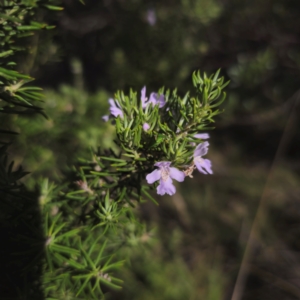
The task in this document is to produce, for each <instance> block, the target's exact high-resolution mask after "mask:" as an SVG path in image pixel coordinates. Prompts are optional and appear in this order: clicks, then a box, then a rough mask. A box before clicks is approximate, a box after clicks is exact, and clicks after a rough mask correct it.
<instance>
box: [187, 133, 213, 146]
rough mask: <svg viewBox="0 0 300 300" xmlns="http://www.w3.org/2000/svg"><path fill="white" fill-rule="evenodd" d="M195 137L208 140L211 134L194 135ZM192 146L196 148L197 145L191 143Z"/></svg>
mask: <svg viewBox="0 0 300 300" xmlns="http://www.w3.org/2000/svg"><path fill="white" fill-rule="evenodd" d="M194 137H195V138H197V139H202V140H207V139H209V134H208V133H197V134H195V135H194ZM191 145H192V146H196V143H194V142H191Z"/></svg>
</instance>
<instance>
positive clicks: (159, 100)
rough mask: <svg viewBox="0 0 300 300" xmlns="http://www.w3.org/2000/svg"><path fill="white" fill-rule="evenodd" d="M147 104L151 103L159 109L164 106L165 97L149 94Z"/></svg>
mask: <svg viewBox="0 0 300 300" xmlns="http://www.w3.org/2000/svg"><path fill="white" fill-rule="evenodd" d="M148 103H152V104H153V105H159V108H161V107H163V106H164V105H165V104H166V101H165V96H164V95H158V94H157V93H151V94H150V98H149V102H148Z"/></svg>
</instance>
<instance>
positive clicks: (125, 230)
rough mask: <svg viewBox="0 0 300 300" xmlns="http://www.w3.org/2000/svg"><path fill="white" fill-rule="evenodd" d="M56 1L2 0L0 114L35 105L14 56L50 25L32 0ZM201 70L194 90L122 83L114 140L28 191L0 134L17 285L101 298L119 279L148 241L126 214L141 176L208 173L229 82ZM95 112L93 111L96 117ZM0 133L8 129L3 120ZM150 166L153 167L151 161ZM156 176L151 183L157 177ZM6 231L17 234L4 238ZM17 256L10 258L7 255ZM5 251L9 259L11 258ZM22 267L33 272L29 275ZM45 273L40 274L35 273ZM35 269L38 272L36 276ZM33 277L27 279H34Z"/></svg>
mask: <svg viewBox="0 0 300 300" xmlns="http://www.w3.org/2000/svg"><path fill="white" fill-rule="evenodd" d="M55 3H56V2H54V1H32V2H28V1H25V0H24V1H22V2H21V3H16V2H15V1H5V2H4V4H3V5H2V6H1V15H0V34H1V35H0V36H1V40H0V44H1V46H2V49H3V51H2V52H1V54H0V56H1V57H2V58H3V60H2V61H1V67H0V77H1V82H0V85H1V87H0V88H1V90H0V99H1V103H0V104H1V107H0V113H1V114H2V115H3V114H17V115H24V114H25V115H31V114H33V113H40V114H42V115H44V116H46V115H45V114H44V112H43V109H42V108H41V107H39V106H37V105H36V103H39V102H41V100H42V94H41V92H40V88H38V87H34V86H28V85H27V84H28V82H30V81H31V80H32V78H31V77H30V76H28V75H24V74H23V73H21V72H19V71H18V68H17V67H18V65H17V63H16V62H14V61H13V58H16V57H17V56H18V55H17V54H18V52H19V51H21V50H24V51H26V50H28V49H27V48H26V46H25V47H21V46H20V45H22V43H21V42H20V43H19V40H20V39H21V38H23V37H28V36H31V35H33V34H34V31H36V30H47V29H51V28H52V26H48V25H47V24H43V23H41V22H37V21H36V20H35V17H36V11H37V10H38V9H41V8H42V9H44V8H47V9H52V10H59V9H60V7H58V6H54V5H52V4H55ZM219 73H220V72H219V71H217V72H216V73H215V74H213V75H211V76H209V77H208V76H207V75H206V74H205V73H204V74H203V76H201V74H200V72H195V73H194V74H193V84H194V88H195V91H194V92H192V93H189V92H188V93H186V94H185V95H184V96H183V97H182V96H180V95H179V94H178V93H177V90H173V91H170V90H165V89H164V88H162V89H160V90H159V91H158V92H157V93H154V92H153V93H151V94H150V96H149V98H148V97H147V96H146V88H145V87H144V88H143V89H142V91H141V95H138V93H137V92H134V91H133V90H130V92H129V95H125V94H124V93H123V92H122V91H119V92H117V93H116V94H115V97H114V99H110V100H109V104H110V115H111V116H105V117H104V119H105V120H107V121H108V120H109V119H110V118H112V122H113V124H114V126H115V127H114V128H115V136H116V139H115V144H116V147H115V148H116V149H117V150H116V149H114V150H113V149H109V150H105V149H101V148H99V149H98V150H97V151H92V155H91V158H90V159H89V160H87V159H81V160H79V163H78V164H77V165H76V166H75V167H74V169H73V172H71V174H68V176H66V178H65V179H64V180H62V182H60V183H57V184H54V183H50V182H49V180H48V179H44V180H42V181H41V182H40V183H39V184H37V186H38V189H37V191H36V192H29V191H28V190H27V189H26V187H25V186H24V185H22V184H20V183H19V182H18V180H19V179H21V178H22V177H23V176H24V175H26V173H25V172H23V170H22V168H19V169H18V170H14V168H13V163H10V164H9V163H8V159H7V146H8V144H7V142H5V141H4V142H2V146H1V148H0V193H1V219H0V223H1V228H2V229H3V230H4V231H6V233H7V234H8V236H9V238H8V242H7V244H8V245H9V243H10V245H12V248H9V247H7V248H5V251H4V255H6V256H7V257H9V258H10V260H8V261H7V262H5V267H4V270H8V269H11V270H13V274H12V275H11V276H10V275H8V276H7V277H8V278H10V281H11V279H12V278H14V277H15V274H14V272H16V269H17V267H18V268H19V270H18V271H19V277H18V279H17V280H22V279H23V278H27V281H26V280H25V281H24V285H23V286H22V287H21V285H18V284H17V283H16V285H18V286H19V287H18V289H16V293H17V294H19V295H20V294H24V293H26V296H28V297H31V298H32V299H33V298H36V297H37V294H38V295H41V294H44V295H45V296H46V298H47V299H74V298H77V299H99V298H100V297H103V295H104V294H105V293H106V292H107V291H109V290H110V289H119V288H120V287H121V284H122V281H121V280H120V279H118V278H116V277H115V276H114V273H113V271H114V270H116V269H119V268H120V267H121V266H122V265H123V263H124V259H125V258H126V255H124V253H126V249H130V248H131V247H136V246H138V245H141V244H145V243H147V242H149V240H151V239H150V236H151V234H150V233H149V232H148V231H147V228H146V227H145V226H143V225H142V224H140V223H139V222H138V221H137V219H136V217H135V213H134V208H135V207H136V204H137V203H138V202H141V201H143V200H145V199H151V200H153V201H154V202H155V203H156V200H155V199H154V198H153V197H152V196H151V193H150V188H149V185H147V184H145V180H146V181H147V183H148V184H152V183H154V182H157V181H159V184H158V185H157V193H158V194H160V195H164V194H166V193H167V194H169V195H173V194H174V193H175V192H176V188H175V186H174V184H173V181H172V179H175V180H177V181H179V182H182V181H184V179H185V177H192V173H193V171H194V169H195V168H197V169H198V170H199V171H200V172H201V173H203V174H212V168H211V162H210V160H208V159H205V158H202V157H203V156H204V155H206V154H207V152H208V146H209V143H208V142H207V141H204V140H206V139H208V138H209V135H208V134H207V133H205V132H206V131H207V130H210V129H212V127H211V123H212V122H214V117H215V116H216V115H217V114H219V113H220V112H221V111H220V110H219V109H218V107H219V105H220V104H221V103H222V102H223V101H224V99H225V96H226V94H225V93H224V91H223V89H224V88H225V87H226V85H227V84H228V83H224V78H222V77H221V78H220V77H219ZM99 117H100V116H99ZM1 133H2V134H12V133H14V132H12V131H11V130H7V129H5V128H4V129H1ZM155 167H157V168H156V169H155ZM156 184H157V183H156ZM11 237H16V238H15V239H12V238H11ZM15 257H17V258H18V259H13V258H15ZM12 260H13V261H12ZM28 272H29V273H30V274H31V275H30V276H28ZM42 274H43V275H42ZM41 275H42V281H40V280H39V278H36V277H38V276H41ZM34 278H35V280H34Z"/></svg>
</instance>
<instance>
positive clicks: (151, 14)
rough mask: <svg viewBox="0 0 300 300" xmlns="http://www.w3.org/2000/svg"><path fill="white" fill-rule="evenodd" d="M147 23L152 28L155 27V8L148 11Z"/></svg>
mask: <svg viewBox="0 0 300 300" xmlns="http://www.w3.org/2000/svg"><path fill="white" fill-rule="evenodd" d="M147 22H148V24H149V25H151V26H154V25H155V23H156V13H155V10H154V9H153V8H150V9H148V10H147Z"/></svg>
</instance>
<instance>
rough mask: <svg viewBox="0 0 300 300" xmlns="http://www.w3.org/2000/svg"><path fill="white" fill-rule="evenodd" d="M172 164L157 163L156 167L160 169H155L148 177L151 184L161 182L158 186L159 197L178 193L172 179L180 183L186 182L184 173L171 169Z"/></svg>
mask: <svg viewBox="0 0 300 300" xmlns="http://www.w3.org/2000/svg"><path fill="white" fill-rule="evenodd" d="M170 164H171V162H170V161H161V162H157V163H156V164H154V166H155V167H158V169H155V170H154V171H153V172H151V173H150V174H148V175H147V176H146V180H147V182H148V183H149V184H152V183H154V182H155V181H157V180H159V185H158V186H157V194H158V195H164V194H168V195H174V194H175V192H176V187H175V186H174V185H173V181H172V179H176V180H177V181H179V182H182V181H184V177H185V174H184V172H182V171H179V170H178V169H176V168H173V167H170Z"/></svg>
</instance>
